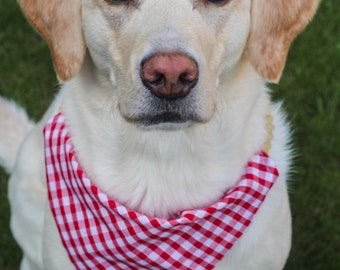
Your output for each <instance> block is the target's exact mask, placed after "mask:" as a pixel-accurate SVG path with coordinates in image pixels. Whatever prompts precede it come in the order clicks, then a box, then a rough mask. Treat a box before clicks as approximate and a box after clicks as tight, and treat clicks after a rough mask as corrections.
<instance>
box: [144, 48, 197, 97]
mask: <svg viewBox="0 0 340 270" xmlns="http://www.w3.org/2000/svg"><path fill="white" fill-rule="evenodd" d="M140 75H141V78H142V82H143V84H144V86H145V87H146V88H148V89H149V90H150V91H151V92H152V93H153V94H154V95H156V96H157V97H161V98H168V99H175V98H179V97H184V96H186V95H187V94H188V93H189V92H190V91H191V89H192V88H193V87H194V86H195V85H196V83H197V80H198V65H197V63H196V61H195V60H193V59H192V58H190V57H189V56H187V55H184V54H180V53H168V54H156V55H153V56H151V57H149V58H148V59H146V60H145V61H143V62H142V65H141V73H140Z"/></svg>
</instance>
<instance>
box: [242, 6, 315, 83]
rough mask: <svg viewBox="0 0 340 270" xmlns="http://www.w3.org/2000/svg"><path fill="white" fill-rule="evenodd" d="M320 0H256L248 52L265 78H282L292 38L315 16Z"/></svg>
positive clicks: (252, 10)
mask: <svg viewBox="0 0 340 270" xmlns="http://www.w3.org/2000/svg"><path fill="white" fill-rule="evenodd" d="M318 4H319V0H253V1H252V8H251V26H250V35H249V39H248V48H247V52H248V56H249V59H250V62H251V64H252V65H253V67H254V68H255V70H256V71H257V73H258V74H259V75H260V76H261V77H263V78H264V79H265V80H267V81H270V82H278V81H279V79H280V76H281V73H282V70H283V68H284V66H285V62H286V57H287V53H288V50H289V47H290V44H291V42H292V41H293V39H294V38H295V37H296V35H297V34H298V33H299V32H300V31H302V30H303V28H304V27H305V26H306V25H307V24H308V22H309V21H310V20H311V18H312V17H313V15H314V13H315V11H316V9H317V7H318Z"/></svg>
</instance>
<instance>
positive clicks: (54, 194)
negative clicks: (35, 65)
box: [0, 0, 319, 270]
mask: <svg viewBox="0 0 340 270" xmlns="http://www.w3.org/2000/svg"><path fill="white" fill-rule="evenodd" d="M19 2H20V5H21V7H22V9H23V11H24V13H25V14H26V16H27V18H28V20H29V21H30V22H31V24H32V25H33V26H34V27H35V29H36V30H37V31H38V32H39V33H40V34H41V35H42V36H43V37H44V38H45V39H46V41H47V42H48V44H49V47H50V49H51V54H52V56H53V61H54V66H55V70H56V73H57V76H58V79H59V81H60V82H61V87H60V91H59V93H58V95H57V97H56V98H55V100H54V101H53V103H52V104H51V106H50V107H49V109H48V110H47V112H46V113H45V115H44V116H43V117H42V119H41V120H40V121H39V122H38V123H32V122H31V121H30V120H29V118H28V117H27V115H26V113H25V112H24V111H23V110H22V109H21V108H19V107H18V106H17V105H15V104H14V103H13V102H9V101H8V100H6V99H4V98H2V99H1V100H0V119H1V127H0V160H1V163H2V165H3V166H4V168H5V169H6V170H7V171H8V172H9V173H10V174H11V177H10V181H9V201H10V205H11V230H12V232H13V235H14V237H15V239H16V241H17V242H18V244H19V245H20V247H21V249H22V250H23V254H24V255H23V259H22V262H21V269H23V270H27V269H34V270H36V269H48V270H53V269H56V270H57V269H63V270H66V269H89V268H95V269H212V268H216V269H232V270H237V269H242V270H244V269H261V270H264V269H268V270H273V269H282V268H283V267H284V265H285V262H286V259H287V257H288V255H289V251H290V246H291V214H290V207H289V199H288V192H287V175H288V174H289V167H290V163H291V156H292V154H291V149H290V147H289V141H290V131H289V126H288V124H287V122H286V120H285V115H284V112H283V110H282V109H281V105H280V103H273V102H271V101H270V94H269V90H268V88H267V86H266V82H278V81H279V78H280V76H281V73H282V70H283V68H284V65H285V61H286V56H287V53H288V50H289V47H290V44H291V42H292V40H293V39H294V38H295V36H296V35H297V34H298V33H300V32H301V31H302V30H303V29H304V28H305V26H306V25H307V24H308V22H309V21H310V20H311V18H312V17H313V15H314V13H315V12H316V9H317V7H318V3H319V1H317V0H295V1H293V0H289V1H280V0H269V1H260V0H238V1H232V0H177V1H168V0H162V1H156V0H82V1H80V0H73V1H61V0H48V1H47V0H42V1H37V0H19ZM50 119H52V120H50ZM51 121H52V122H51ZM56 130H57V131H56ZM56 133H58V134H59V135H58V136H63V137H62V138H60V137H57V138H56V137H54V136H55V134H56ZM64 140H65V142H64ZM65 145H67V147H66V148H67V149H66V148H63V147H64V146H65ZM60 147H61V148H60ZM65 149H66V150H65ZM63 151H65V153H64V152H63ZM68 151H70V152H68ZM54 152H55V153H54ZM256 153H260V154H258V155H256ZM254 155H255V156H254ZM258 157H260V159H261V160H262V159H263V160H266V161H267V160H269V161H268V162H269V163H268V164H267V163H266V165H263V164H260V165H256V164H257V163H256V162H255V160H257V159H258ZM64 158H65V159H66V161H65V160H64ZM59 159H62V161H60V162H59V163H58V165H55V164H56V163H57V161H56V160H59ZM68 159H70V160H68ZM67 162H70V163H67ZM254 162H255V163H256V164H255V165H251V164H254ZM65 164H66V165H65ZM74 164H76V165H74ZM247 164H248V165H247ZM58 166H59V167H58ZM68 166H70V167H72V166H76V167H75V169H70V170H68V169H67V170H66V169H63V168H64V167H67V168H69V167H68ZM249 166H255V167H252V169H251V171H252V172H255V171H258V170H260V173H259V174H260V176H259V177H260V180H258V182H256V183H257V184H256V185H260V188H261V190H262V189H265V190H266V191H265V194H264V195H258V193H259V191H256V192H255V191H254V193H253V195H252V196H255V197H256V198H255V199H256V200H258V199H259V197H261V200H260V201H261V202H260V203H259V205H258V206H256V209H255V210H251V211H252V213H251V215H250V216H251V217H249V219H248V217H246V214H245V213H248V212H249V211H250V210H249V209H252V207H253V206H249V207H248V206H246V205H248V204H249V202H247V201H245V202H243V204H242V205H240V204H239V203H236V201H237V200H241V199H240V198H239V197H237V196H239V195H235V194H241V193H242V192H243V193H244V192H246V191H244V189H245V188H240V186H241V184H239V183H240V178H242V177H243V176H244V175H248V174H249V173H248V171H246V173H245V168H248V167H249ZM263 167H265V169H263ZM254 168H255V169H254ZM268 168H269V169H268ZM59 169H60V170H61V171H58V170H59ZM262 170H263V171H262ZM64 174H66V175H71V174H72V175H74V177H75V178H76V180H75V179H73V178H72V177H73V176H70V179H68V178H67V177H66V176H65V177H66V178H67V179H66V178H65V179H66V180H65V179H64V178H63V175H64ZM268 174H269V176H267V175H268ZM251 175H252V174H251ZM78 176H79V177H80V178H79V179H80V180H79V179H78ZM256 177H257V176H256ZM256 177H255V178H256ZM262 177H264V178H266V177H269V178H270V179H272V180H271V182H270V183H269V182H268V181H269V180H268V181H267V180H266V181H265V180H263V179H262ZM71 178H72V179H71ZM242 179H243V178H242ZM256 179H257V178H256ZM78 180H79V181H80V182H79V183H80V185H83V184H84V185H85V184H86V185H87V186H86V187H79V185H75V186H72V187H64V186H62V185H65V186H67V185H68V183H69V182H72V183H75V182H77V181H78ZM59 181H63V182H59ZM245 181H248V182H247V183H254V181H255V180H249V179H248V180H245ZM259 183H260V184H259ZM261 183H266V184H265V185H266V186H263V187H262V186H261ZM268 183H269V184H268ZM56 185H57V186H58V187H56ZM59 185H61V186H59ZM250 185H251V184H250ZM63 188H65V189H63ZM248 189H249V188H248V187H247V190H248ZM84 190H85V191H86V192H87V191H88V192H90V193H91V192H93V194H92V193H91V194H90V195H88V194H86V192H85V191H84ZM235 192H238V193H235ZM240 192H241V193H240ZM247 192H248V191H247ZM71 193H72V194H71ZM243 193H242V194H243ZM226 194H227V195H226ZM254 194H257V195H254ZM91 196H92V197H96V196H97V197H98V198H99V199H100V200H102V199H103V198H104V199H103V201H100V203H98V202H97V201H95V202H93V207H94V208H93V209H94V210H93V209H92V208H91V209H90V210H84V211H85V212H83V213H82V214H79V213H78V212H76V210H74V208H75V207H80V208H85V205H87V204H90V203H89V202H88V201H87V200H90V201H91V198H90V197H91ZM225 196H226V197H225ZM233 196H234V197H233ZM242 196H243V195H242ZM247 196H248V195H246V197H247ZM97 197H96V199H98V198H97ZM236 197H237V198H236ZM242 198H243V197H242ZM73 200H79V202H78V203H75V202H74V201H73ZM82 200H84V201H82ZM235 200H236V201H235ZM231 201H232V202H233V203H230V202H231ZM106 202H108V207H109V208H110V207H117V209H118V211H121V212H124V211H125V212H124V213H123V214H122V213H120V214H121V215H123V216H121V215H120V216H117V217H114V218H113V217H112V216H111V215H110V214H107V213H111V212H110V211H111V210H110V209H109V210H106V208H105V207H106V206H104V204H105V203H106ZM72 203H74V205H72ZM221 203H224V204H223V207H221V209H219V211H220V210H221V211H226V210H225V209H226V208H229V206H230V205H232V204H235V207H236V208H240V207H246V208H247V209H246V210H244V211H245V212H244V213H243V212H241V214H240V213H239V212H237V213H236V214H232V215H233V216H232V217H231V218H230V217H228V216H226V217H225V216H224V214H223V216H222V218H221V219H223V221H221V220H220V217H218V218H217V219H216V216H215V217H213V218H215V219H213V221H211V219H209V221H207V222H208V223H204V224H208V225H209V226H211V227H209V228H205V231H204V237H203V236H202V238H197V239H196V240H193V241H196V242H194V244H192V242H190V241H191V240H190V241H189V240H187V239H183V238H188V239H189V238H190V239H191V238H195V237H196V235H201V234H203V233H202V231H201V230H202V228H203V227H204V226H205V225H202V226H200V228H198V229H197V228H196V227H197V226H198V225H197V224H196V225H197V226H196V225H195V226H192V227H195V228H194V229H195V231H194V233H192V235H191V233H186V234H184V232H183V230H184V229H183V230H182V229H178V232H177V233H178V234H179V235H180V237H179V238H176V237H177V236H171V237H175V238H171V239H172V244H171V245H168V246H166V245H167V244H168V242H167V241H168V238H166V237H168V236H166V237H165V236H164V235H163V234H162V236H161V237H159V235H160V234H161V232H160V231H158V229H157V233H154V234H152V232H153V230H156V229H155V227H151V229H150V230H149V231H148V232H146V233H144V234H145V235H149V236H150V235H151V237H150V238H152V239H151V240H150V241H151V244H150V243H149V242H148V243H145V245H144V244H143V243H142V244H140V243H139V242H138V241H139V240H138V241H137V242H133V244H131V243H130V242H129V241H130V240H131V239H132V237H134V236H131V235H130V236H129V237H130V238H124V237H122V238H119V239H120V240H118V238H116V237H120V234H122V233H123V231H124V233H125V231H131V230H132V231H133V233H132V234H134V233H136V230H137V229H136V228H135V227H130V224H132V223H134V222H136V220H137V221H138V222H142V221H143V222H144V220H150V223H151V224H152V226H154V225H155V223H157V226H163V225H164V224H168V225H169V224H171V225H174V224H176V226H177V225H178V224H179V223H181V222H184V221H183V220H185V222H184V223H185V226H186V222H187V221H188V220H191V221H192V220H194V221H195V222H196V220H199V218H200V217H199V218H197V217H196V216H195V217H192V216H193V215H194V214H192V213H195V215H196V214H198V215H202V216H203V214H202V213H203V212H204V216H208V218H210V215H215V210H216V209H217V208H218V206H219V205H222V204H221ZM60 205H61V206H60ZM70 205H71V206H70ZM60 207H61V208H60ZM104 208H105V209H104ZM60 209H61V210H60ZM65 209H71V210H70V211H72V215H71V216H72V218H71V220H68V218H69V216H68V214H67V213H66V214H65V213H64V214H63V215H65V216H63V218H64V219H63V220H62V221H60V215H61V214H60V213H61V212H63V211H64V212H65V211H66V210H65ZM196 209H198V210H197V211H194V210H196ZM212 209H213V210H212ZM242 209H243V208H242ZM58 211H59V212H58ZM60 211H61V212H60ZM86 211H87V212H86ZM228 211H229V210H228ZM242 211H243V210H242ZM73 212H74V213H73ZM94 212H96V213H97V212H98V213H99V215H104V216H100V217H99V218H98V217H96V216H94V217H93V218H92V221H91V218H90V217H89V215H92V214H93V213H94ZM104 212H105V213H106V214H105V213H104ZM231 212H232V213H233V211H231ZM58 213H59V214H58ZM103 213H104V214H103ZM242 213H243V214H242ZM58 215H59V216H58ZM79 215H81V217H80V218H79V217H78V216H79ZM127 216H128V218H130V219H131V220H128V219H127V220H125V218H127ZM58 217H59V218H58ZM87 218H88V219H87ZM107 218H109V220H111V221H112V220H114V221H112V222H111V224H108V225H107V226H106V225H105V226H106V227H105V228H106V229H105V230H108V231H107V232H103V230H102V229H100V228H104V227H100V226H102V225H100V224H99V225H98V224H97V223H99V222H100V220H101V219H103V220H104V219H107ZM226 219H230V220H231V221H230V222H231V223H235V224H234V225H233V226H231V225H230V224H227V225H226V224H225V220H226ZM84 220H85V221H84ZM89 220H90V221H91V222H94V223H95V224H97V226H98V229H96V230H99V231H100V232H101V233H102V234H100V236H98V237H97V238H95V237H96V235H97V234H96V233H98V231H97V232H95V233H93V231H92V229H93V228H92V227H91V228H89V227H88V226H87V225H86V224H85V225H84V224H83V225H81V224H82V223H86V222H90V221H89ZM217 220H218V222H219V223H217V224H218V225H216V223H215V222H217ZM122 222H124V226H126V228H125V227H124V228H121V224H123V223H122ZM148 222H149V221H148ZM108 223H110V222H108ZM113 223H117V224H118V225H117V226H115V227H113V229H112V225H115V224H113ZM184 223H183V224H184ZM160 224H161V225H160ZM162 224H163V225H162ZM183 224H182V223H181V224H180V225H181V226H182V225H183ZM188 224H189V223H188ZM200 224H201V223H200ZM211 224H215V226H212V225H211ZM168 225H166V226H168ZM70 226H78V227H79V228H78V227H77V228H76V229H75V230H76V231H77V232H75V231H71V232H70V231H67V230H68V229H67V228H68V227H70ZM82 226H83V227H82ZM131 226H132V225H131ZM138 226H140V227H138V228H139V229H140V228H144V227H146V225H145V224H144V223H143V225H140V224H139V225H138ZM143 226H144V227H143ZM164 226H165V225H164ZM178 226H179V225H178ZM183 226H184V225H183ZM188 226H190V224H189V225H188ZM230 226H231V227H230ZM192 227H190V228H189V227H188V232H191V230H192ZM198 227H199V226H198ZM237 227H240V228H242V229H237ZM65 228H66V229H65ZM107 228H111V229H107ZM131 228H133V229H131ZM157 228H158V227H157ZM176 228H182V227H176ZM183 228H187V227H183ZM163 229H164V228H163V227H162V230H163ZM196 229H197V230H196ZM203 229H204V228H203ZM65 230H66V231H67V232H66V233H65ZM143 230H144V229H143ZM160 230H161V229H160ZM185 230H186V229H185ZM235 230H236V232H235ZM162 233H164V232H162ZM165 233H167V232H165ZM75 234H77V235H75ZM104 234H108V235H109V239H108V240H107V241H108V242H105V241H103V243H101V238H100V237H103V238H104V236H103V235H104ZM158 234H159V235H158ZM231 234H232V239H234V238H235V239H234V240H230V242H227V241H229V240H227V239H226V238H227V237H229V236H230V235H231ZM112 235H113V237H112ZM105 237H106V236H105ZM157 237H158V238H157ZM200 237H201V236H200ZM203 238H204V239H203ZM84 239H86V240H84ZM127 239H128V240H127ZM169 239H170V236H169ZM173 239H178V240H173ZM210 240H211V242H212V244H207V243H208V242H209V241H210ZM77 241H78V242H77ZM86 241H89V242H91V243H89V242H86ZM131 241H132V240H131ZM145 241H146V240H145ZM162 241H163V242H162ZM169 241H170V240H169ZM99 242H100V243H99ZM126 242H128V243H126ZM189 242H190V243H189ZM84 243H85V244H84ZM107 243H109V244H107ZM69 245H70V246H69ZM87 245H89V247H88V246H87ZM99 245H101V246H104V247H102V249H104V251H105V252H106V253H105V254H106V255H105V256H104V255H103V253H101V250H100V247H99ZM105 245H108V246H107V247H105ZM111 245H112V246H111ZM163 245H165V246H163ZM187 245H193V246H194V249H192V247H191V248H190V249H187V250H185V251H183V252H182V250H184V249H186V246H187ZM227 245H229V246H228V248H227V247H226V246H227ZM127 246H128V248H127ZM142 247H143V249H142ZM91 249H94V250H92V251H89V250H91ZM219 249H221V251H220V250H219ZM84 250H87V251H84ZM131 250H136V252H138V254H137V253H136V252H132V251H131ZM156 250H157V252H156ZM82 252H83V253H86V254H87V255H84V254H83V253H82ZM91 252H92V253H91ZM181 252H182V253H183V254H182V253H181ZM81 253H82V254H81ZM180 253H181V254H180ZM215 253H216V254H215ZM197 254H198V255H197ZM84 256H85V257H84ZM110 256H111V257H110ZM128 256H130V257H129V258H134V259H131V261H129V260H128V259H127V257H128ZM134 256H135V257H134ZM155 256H158V257H157V259H154V257H155ZM97 257H98V258H97ZM104 257H105V258H108V257H109V259H107V260H108V261H109V262H107V261H106V262H105V261H101V260H104V259H103V258H104ZM177 257H178V258H181V259H177ZM160 259H162V261H160ZM208 260H210V261H209V262H208Z"/></svg>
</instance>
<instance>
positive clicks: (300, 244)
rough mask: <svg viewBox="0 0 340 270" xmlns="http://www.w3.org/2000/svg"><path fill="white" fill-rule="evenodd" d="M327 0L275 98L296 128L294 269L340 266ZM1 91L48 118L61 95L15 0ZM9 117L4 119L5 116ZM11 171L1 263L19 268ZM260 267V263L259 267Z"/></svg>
mask: <svg viewBox="0 0 340 270" xmlns="http://www.w3.org/2000/svg"><path fill="white" fill-rule="evenodd" d="M338 1H339V0H324V2H323V3H322V5H321V7H320V9H319V12H318V14H317V16H316V18H315V20H314V21H313V22H312V23H311V24H310V25H309V27H308V28H307V29H306V30H305V31H304V32H303V33H302V35H301V36H299V37H298V38H297V40H296V41H295V42H294V43H293V45H292V48H291V51H290V54H289V57H288V62H287V66H286V68H285V71H284V73H283V77H282V80H281V82H280V85H273V86H272V89H273V97H274V99H275V100H284V104H285V107H286V109H287V112H288V118H289V119H290V121H291V122H292V126H293V127H294V140H293V145H294V147H295V149H296V154H297V157H296V161H295V166H294V172H293V174H292V179H294V180H293V181H292V182H291V185H290V187H291V188H290V190H291V194H290V195H291V205H292V212H293V219H294V221H293V230H294V234H293V246H292V251H291V255H290V258H289V260H288V263H287V266H286V268H285V269H286V270H304V269H306V270H307V269H308V270H311V269H312V270H338V269H340V214H339V209H340V185H339V180H340V171H339V166H340V164H339V158H340V141H339V138H340V122H339V118H338V117H339V113H340V108H339V100H340V81H339V80H340V13H339V12H338V7H339V5H338V4H339V3H338ZM0 14H1V16H0V95H2V96H6V97H8V98H11V99H13V100H15V101H17V102H18V103H19V104H20V105H22V106H24V107H25V108H27V110H28V112H29V114H30V116H31V117H32V118H33V119H35V120H37V119H39V118H40V117H41V115H42V113H43V112H44V110H45V109H46V108H47V106H48V104H49V102H50V101H51V100H52V99H53V96H54V95H55V92H56V91H55V90H53V89H55V85H56V78H55V75H54V71H53V66H52V63H51V60H50V55H49V51H48V48H47V46H46V44H45V43H44V42H43V41H42V40H41V38H40V37H39V36H38V35H37V34H35V33H34V31H33V30H32V29H31V27H30V26H29V25H28V24H27V23H26V19H25V18H24V17H23V16H22V15H21V12H20V10H19V8H18V6H17V4H16V1H13V0H1V5H0ZM0 124H1V123H0ZM7 178H8V176H7V175H6V174H5V173H4V172H3V171H0V269H4V270H5V269H18V264H19V262H20V258H21V252H20V250H19V248H18V247H17V245H16V244H15V241H14V240H13V238H12V236H11V234H10V230H9V225H8V224H9V205H8V201H7ZM256 270H257V269H256Z"/></svg>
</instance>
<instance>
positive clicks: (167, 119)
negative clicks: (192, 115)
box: [138, 112, 190, 127]
mask: <svg viewBox="0 0 340 270" xmlns="http://www.w3.org/2000/svg"><path fill="white" fill-rule="evenodd" d="M188 120H190V119H186V117H183V116H182V115H181V114H179V113H177V112H164V113H160V114H156V115H149V116H144V117H143V118H142V119H139V121H138V122H139V123H141V124H143V125H144V126H147V127H150V126H155V125H159V124H163V123H185V122H187V121H188Z"/></svg>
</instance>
